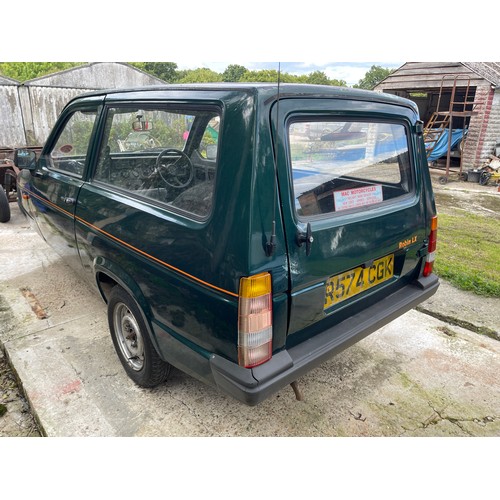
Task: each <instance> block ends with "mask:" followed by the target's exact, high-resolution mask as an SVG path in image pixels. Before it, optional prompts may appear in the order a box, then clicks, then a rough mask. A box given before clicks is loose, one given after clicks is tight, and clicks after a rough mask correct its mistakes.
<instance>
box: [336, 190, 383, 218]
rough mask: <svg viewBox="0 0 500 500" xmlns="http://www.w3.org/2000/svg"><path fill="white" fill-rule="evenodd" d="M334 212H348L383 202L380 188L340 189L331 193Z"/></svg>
mask: <svg viewBox="0 0 500 500" xmlns="http://www.w3.org/2000/svg"><path fill="white" fill-rule="evenodd" d="M333 197H334V200H335V210H336V211H337V212H339V211H341V210H350V209H352V208H357V207H364V206H366V205H373V204H374V203H380V202H381V201H384V198H383V195H382V186H366V187H361V188H356V189H342V190H341V191H335V192H334V193H333Z"/></svg>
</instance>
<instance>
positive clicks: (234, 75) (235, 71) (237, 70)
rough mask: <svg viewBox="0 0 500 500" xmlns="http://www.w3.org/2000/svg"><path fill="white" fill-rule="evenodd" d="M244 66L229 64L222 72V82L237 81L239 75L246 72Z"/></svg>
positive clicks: (239, 77)
mask: <svg viewBox="0 0 500 500" xmlns="http://www.w3.org/2000/svg"><path fill="white" fill-rule="evenodd" d="M247 71H248V70H247V68H245V66H241V65H239V64H230V65H229V66H228V67H227V68H226V69H225V70H224V73H222V81H223V82H239V81H240V80H241V77H242V76H243V75H244V74H245V73H246V72H247Z"/></svg>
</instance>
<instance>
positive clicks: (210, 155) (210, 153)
mask: <svg viewBox="0 0 500 500" xmlns="http://www.w3.org/2000/svg"><path fill="white" fill-rule="evenodd" d="M206 151H207V160H215V159H217V144H207V149H206Z"/></svg>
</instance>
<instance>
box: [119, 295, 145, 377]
mask: <svg viewBox="0 0 500 500" xmlns="http://www.w3.org/2000/svg"><path fill="white" fill-rule="evenodd" d="M113 322H114V327H115V332H116V337H117V340H118V345H119V347H120V350H121V352H122V354H123V356H124V357H125V359H126V360H127V363H128V364H129V366H130V367H131V368H132V369H133V370H135V371H139V370H141V369H142V367H143V366H144V342H143V339H142V334H141V331H140V329H139V325H138V324H137V320H136V319H135V317H134V315H133V314H132V312H131V311H130V309H129V308H128V307H127V306H126V305H125V304H123V303H122V302H120V303H118V304H116V307H115V310H114V315H113Z"/></svg>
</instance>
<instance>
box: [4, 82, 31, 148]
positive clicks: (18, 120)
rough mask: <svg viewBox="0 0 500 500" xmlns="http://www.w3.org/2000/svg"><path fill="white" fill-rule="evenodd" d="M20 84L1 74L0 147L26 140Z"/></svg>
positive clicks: (22, 142) (7, 146)
mask: <svg viewBox="0 0 500 500" xmlns="http://www.w3.org/2000/svg"><path fill="white" fill-rule="evenodd" d="M19 85H20V83H19V82H18V81H17V80H13V79H12V78H7V77H5V76H0V149H2V148H9V147H12V146H11V145H12V144H21V145H22V144H24V141H25V135H24V127H23V118H22V114H21V105H20V102H19V92H18V87H19Z"/></svg>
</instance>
